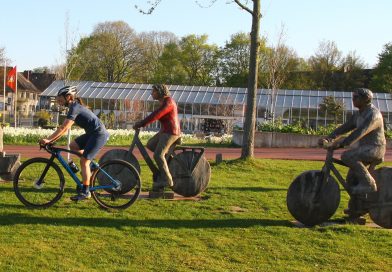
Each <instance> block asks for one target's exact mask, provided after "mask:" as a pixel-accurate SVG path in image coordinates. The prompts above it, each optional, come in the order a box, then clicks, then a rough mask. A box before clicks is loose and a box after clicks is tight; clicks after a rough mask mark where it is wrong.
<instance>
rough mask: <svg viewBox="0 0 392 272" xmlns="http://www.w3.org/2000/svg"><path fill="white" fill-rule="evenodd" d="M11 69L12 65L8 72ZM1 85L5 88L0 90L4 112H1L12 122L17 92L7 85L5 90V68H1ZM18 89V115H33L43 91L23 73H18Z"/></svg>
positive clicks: (1, 107) (0, 99) (0, 109)
mask: <svg viewBox="0 0 392 272" xmlns="http://www.w3.org/2000/svg"><path fill="white" fill-rule="evenodd" d="M11 69H12V67H7V74H8V72H9V71H10V70H11ZM0 86H1V88H2V89H3V91H2V92H1V91H0V111H1V112H2V113H1V114H3V113H4V114H5V121H6V122H11V121H12V120H13V116H14V114H15V103H14V102H15V95H16V93H15V92H14V91H13V90H12V89H10V88H8V87H6V88H5V90H4V69H0ZM17 90H18V91H17V95H18V98H17V100H16V102H17V103H16V112H17V117H18V118H26V117H31V116H33V115H34V113H35V112H36V110H37V106H38V99H39V97H38V95H39V94H40V93H41V91H40V90H39V89H38V88H37V87H36V86H35V85H34V84H33V83H31V82H30V81H29V80H27V79H26V78H25V77H24V75H23V73H18V82H17ZM4 92H5V95H4ZM4 104H5V106H4ZM11 117H12V120H11ZM3 120H4V119H3ZM7 120H8V121H7ZM12 122H13V121H12Z"/></svg>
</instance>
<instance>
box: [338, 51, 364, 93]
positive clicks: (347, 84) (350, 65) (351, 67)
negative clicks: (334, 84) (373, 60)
mask: <svg viewBox="0 0 392 272" xmlns="http://www.w3.org/2000/svg"><path fill="white" fill-rule="evenodd" d="M342 66H343V67H342V69H341V70H342V73H343V78H342V82H341V86H340V87H341V88H339V89H340V90H343V91H353V90H354V89H356V88H361V87H362V88H363V87H365V86H364V83H365V81H366V76H365V74H364V73H363V71H364V69H365V63H364V62H363V60H362V59H361V58H360V57H359V56H357V54H356V52H355V51H353V52H349V53H348V54H347V56H346V57H345V58H344V59H343V62H342Z"/></svg>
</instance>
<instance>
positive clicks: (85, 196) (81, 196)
mask: <svg viewBox="0 0 392 272" xmlns="http://www.w3.org/2000/svg"><path fill="white" fill-rule="evenodd" d="M89 198H91V193H90V192H87V193H82V192H81V193H80V194H78V195H76V196H71V200H72V201H82V200H86V199H89Z"/></svg>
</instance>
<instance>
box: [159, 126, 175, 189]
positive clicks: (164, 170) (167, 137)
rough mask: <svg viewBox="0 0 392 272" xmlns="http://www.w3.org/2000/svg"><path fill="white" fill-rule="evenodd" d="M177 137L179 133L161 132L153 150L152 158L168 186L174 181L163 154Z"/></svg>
mask: <svg viewBox="0 0 392 272" xmlns="http://www.w3.org/2000/svg"><path fill="white" fill-rule="evenodd" d="M179 137H180V136H179V135H171V134H167V133H162V134H161V135H160V137H159V142H158V145H157V146H156V148H155V151H154V159H155V161H156V162H157V165H158V168H159V171H160V173H161V176H162V177H163V178H164V179H165V181H166V183H167V185H168V186H170V187H171V186H173V185H174V183H173V178H172V176H171V174H170V171H169V167H168V165H167V161H166V158H165V155H166V154H167V152H168V151H169V148H170V147H171V146H172V144H173V143H175V142H176V141H177V139H178V138H179Z"/></svg>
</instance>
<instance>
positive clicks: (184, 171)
mask: <svg viewBox="0 0 392 272" xmlns="http://www.w3.org/2000/svg"><path fill="white" fill-rule="evenodd" d="M139 133H140V130H136V131H135V135H134V137H133V140H132V143H131V145H130V148H129V150H125V149H112V150H110V151H108V152H106V153H105V154H104V155H103V156H102V157H101V159H100V161H99V163H103V162H106V161H109V160H112V159H114V158H116V159H121V160H125V161H127V162H129V163H130V164H132V165H133V166H134V167H135V169H137V171H138V173H140V164H139V162H138V160H137V159H136V157H135V155H134V154H133V151H134V149H135V147H137V148H138V149H139V151H140V153H141V155H142V157H143V159H144V160H145V161H146V163H147V165H148V167H149V169H150V170H151V172H152V174H153V175H152V179H153V181H154V182H155V181H156V180H157V179H158V178H159V175H160V172H159V169H158V167H157V166H156V165H155V163H154V162H153V160H152V159H151V158H150V156H149V155H148V153H147V150H146V148H145V147H144V146H143V144H142V142H141V141H140V138H139ZM177 144H178V142H177V143H175V144H174V145H172V146H171V147H170V150H169V152H168V154H167V156H166V159H167V161H168V166H169V170H170V173H171V175H172V177H173V182H174V186H173V187H172V190H173V191H174V192H175V193H177V194H179V195H182V196H185V197H192V196H197V195H199V194H200V193H202V192H203V191H204V190H205V189H206V188H207V186H208V183H209V181H210V176H211V167H210V164H209V163H208V161H207V159H206V158H205V156H204V148H203V147H189V146H177Z"/></svg>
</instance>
